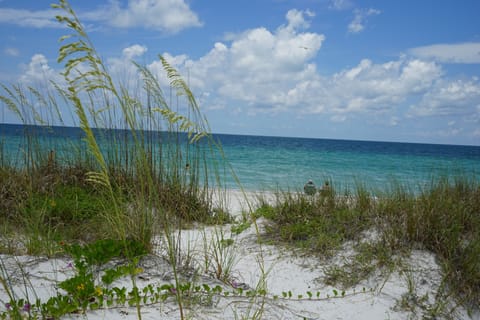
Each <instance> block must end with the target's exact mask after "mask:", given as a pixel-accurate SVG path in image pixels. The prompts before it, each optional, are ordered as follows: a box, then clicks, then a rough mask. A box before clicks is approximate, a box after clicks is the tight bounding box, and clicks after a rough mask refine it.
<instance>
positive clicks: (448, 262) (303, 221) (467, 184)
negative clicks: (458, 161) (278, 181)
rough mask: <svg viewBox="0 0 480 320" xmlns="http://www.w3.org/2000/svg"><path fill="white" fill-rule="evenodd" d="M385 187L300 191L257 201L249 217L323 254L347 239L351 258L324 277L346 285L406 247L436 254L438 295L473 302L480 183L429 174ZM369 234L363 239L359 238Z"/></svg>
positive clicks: (477, 290) (479, 272) (391, 262)
mask: <svg viewBox="0 0 480 320" xmlns="http://www.w3.org/2000/svg"><path fill="white" fill-rule="evenodd" d="M386 189H387V190H386V191H382V192H376V193H375V194H374V193H373V192H369V191H368V190H367V189H366V188H365V187H362V186H357V188H356V191H355V193H354V194H352V193H350V192H348V191H345V192H344V193H343V194H339V193H338V192H337V191H336V190H335V189H334V188H331V189H329V190H328V192H324V191H323V192H319V193H317V194H315V195H307V194H304V193H301V192H296V193H283V192H279V193H277V194H276V198H275V200H274V201H273V203H272V202H268V201H266V200H265V199H260V203H261V205H260V207H259V208H258V209H257V210H256V212H255V215H256V217H260V216H262V217H265V218H267V219H268V221H269V223H268V226H267V228H266V232H265V235H264V237H265V238H266V239H275V240H280V241H281V242H283V243H284V244H286V245H293V246H295V247H301V248H305V249H307V250H308V251H309V252H311V253H312V254H315V255H318V256H320V257H323V258H329V257H331V256H332V253H334V252H335V250H336V249H339V248H340V247H341V246H342V245H343V244H345V243H346V242H351V243H354V244H355V245H354V246H355V248H356V251H357V253H356V255H355V257H354V258H353V261H350V262H349V263H346V264H345V265H343V266H341V267H338V266H332V267H331V268H327V270H326V275H327V276H326V279H325V280H326V282H327V283H332V284H337V285H338V284H340V285H342V286H346V287H349V286H353V285H355V284H357V283H359V282H360V281H361V280H364V279H366V278H367V277H368V276H369V275H371V274H372V272H374V271H375V270H377V269H378V268H384V267H386V268H387V269H389V270H392V269H393V268H395V267H396V266H397V267H398V266H399V265H400V264H401V259H398V257H399V256H402V255H403V256H406V255H408V253H409V252H410V251H411V250H413V249H422V250H428V251H430V252H432V253H434V254H435V255H436V257H437V258H438V261H439V264H440V265H441V267H442V269H443V272H444V283H445V285H444V288H443V290H444V294H445V295H451V294H453V295H454V296H456V297H457V299H458V301H459V302H460V303H461V304H466V305H469V306H470V307H473V308H477V307H478V301H480V233H479V232H478V230H479V229H480V186H479V184H478V182H476V181H474V180H471V179H469V178H468V177H460V178H455V179H453V180H452V179H451V180H448V179H446V178H440V179H437V180H432V183H431V185H430V186H428V187H424V188H423V189H421V190H420V191H411V190H410V189H408V188H407V187H405V186H399V185H398V184H395V183H392V187H387V188H386ZM372 236H373V238H374V239H373V240H371V241H369V242H366V241H365V238H369V237H370V238H372Z"/></svg>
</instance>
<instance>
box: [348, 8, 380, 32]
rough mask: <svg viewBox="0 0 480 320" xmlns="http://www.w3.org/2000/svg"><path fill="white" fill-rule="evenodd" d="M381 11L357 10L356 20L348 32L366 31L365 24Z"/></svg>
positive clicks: (355, 12) (350, 25)
mask: <svg viewBox="0 0 480 320" xmlns="http://www.w3.org/2000/svg"><path fill="white" fill-rule="evenodd" d="M380 13H381V11H380V10H377V9H372V8H370V9H355V10H354V15H355V16H354V18H353V20H352V22H350V24H349V25H348V32H350V33H359V32H361V31H363V30H364V29H365V23H366V20H367V18H368V17H370V16H374V15H378V14H380Z"/></svg>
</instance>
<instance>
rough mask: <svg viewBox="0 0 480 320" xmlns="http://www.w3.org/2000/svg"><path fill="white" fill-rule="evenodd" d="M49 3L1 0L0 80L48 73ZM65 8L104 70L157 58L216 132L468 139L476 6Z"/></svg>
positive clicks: (78, 4)
mask: <svg viewBox="0 0 480 320" xmlns="http://www.w3.org/2000/svg"><path fill="white" fill-rule="evenodd" d="M51 2H52V0H21V1H19V0H0V82H1V83H2V84H16V83H21V84H24V85H38V84H42V83H45V82H46V79H53V80H57V79H60V72H61V71H62V69H63V65H62V64H58V63H57V57H58V48H59V46H60V43H59V38H60V37H61V36H62V35H65V34H68V33H69V32H68V30H67V29H65V28H64V27H63V26H62V25H60V24H59V23H58V22H56V20H55V18H54V17H55V15H56V14H58V11H56V10H54V9H52V8H50V3H51ZM69 3H70V4H71V6H72V8H73V9H74V10H75V12H76V14H77V15H78V17H79V18H80V20H81V21H82V23H83V25H84V27H85V29H86V30H87V32H88V34H89V37H90V38H91V40H92V42H93V44H94V46H95V48H96V50H97V52H98V53H99V55H100V56H101V57H102V59H103V60H104V62H105V63H106V65H107V67H108V70H109V71H110V73H111V74H112V76H114V77H115V78H116V79H117V80H118V81H120V82H126V80H128V82H131V81H133V82H135V79H137V77H138V75H137V73H136V71H135V67H134V65H133V63H132V61H136V62H137V63H140V64H141V65H144V66H146V67H148V68H149V69H150V70H151V71H152V73H153V74H155V75H157V76H158V77H159V79H165V75H164V71H163V69H162V67H161V63H160V61H159V59H158V55H162V56H164V57H165V58H166V59H167V60H168V61H169V63H170V64H171V65H172V66H174V67H175V68H177V70H178V71H179V72H180V73H181V74H182V75H183V77H184V78H185V80H186V81H187V82H188V84H189V86H190V88H191V90H192V92H193V93H194V95H195V97H196V99H197V101H198V104H199V105H200V108H201V111H202V112H203V114H204V115H205V116H206V117H207V119H208V121H209V124H210V127H211V130H212V132H214V133H229V134H248V135H267V136H288V137H309V138H329V139H349V140H377V141H398V142H420V143H442V144H465V145H480V19H479V18H478V14H479V12H480V1H478V0H440V1H439V0H421V1H418V0H401V1H399V0H395V1H394V0H391V1H385V0H384V1H379V0H376V1H375V0H358V1H356V0H228V1H227V0H98V1H85V0H70V1H69ZM159 81H160V80H159ZM160 82H161V84H162V86H164V87H165V86H166V88H167V89H166V90H168V83H166V82H165V81H163V80H161V81H160ZM1 107H2V108H3V110H2V113H1V115H0V117H1V118H0V120H1V122H4V123H15V122H17V123H18V122H19V120H18V119H17V118H15V117H14V116H13V115H12V114H11V113H10V112H9V111H8V110H7V108H6V107H5V106H4V105H2V106H1ZM65 112H66V111H65ZM67 124H68V123H67Z"/></svg>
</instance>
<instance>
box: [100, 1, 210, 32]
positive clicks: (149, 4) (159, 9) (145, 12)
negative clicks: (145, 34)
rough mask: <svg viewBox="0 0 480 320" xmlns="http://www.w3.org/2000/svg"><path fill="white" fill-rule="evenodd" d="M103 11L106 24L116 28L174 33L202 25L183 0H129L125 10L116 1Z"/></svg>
mask: <svg viewBox="0 0 480 320" xmlns="http://www.w3.org/2000/svg"><path fill="white" fill-rule="evenodd" d="M104 10H105V13H107V15H106V16H105V18H107V19H108V20H107V21H106V22H107V23H108V24H109V25H111V26H114V27H118V28H130V27H143V28H148V29H154V30H159V31H162V32H167V33H176V32H179V31H180V30H183V29H185V28H189V27H199V26H201V25H202V23H201V22H200V20H199V18H198V16H197V15H196V14H195V12H193V11H192V10H191V9H190V7H189V6H188V4H186V3H185V1H184V0H165V1H158V0H157V1H155V0H129V1H128V5H127V7H126V8H122V7H121V5H120V3H119V2H118V1H112V2H111V5H110V6H109V7H107V8H105V9H104ZM98 18H101V17H98Z"/></svg>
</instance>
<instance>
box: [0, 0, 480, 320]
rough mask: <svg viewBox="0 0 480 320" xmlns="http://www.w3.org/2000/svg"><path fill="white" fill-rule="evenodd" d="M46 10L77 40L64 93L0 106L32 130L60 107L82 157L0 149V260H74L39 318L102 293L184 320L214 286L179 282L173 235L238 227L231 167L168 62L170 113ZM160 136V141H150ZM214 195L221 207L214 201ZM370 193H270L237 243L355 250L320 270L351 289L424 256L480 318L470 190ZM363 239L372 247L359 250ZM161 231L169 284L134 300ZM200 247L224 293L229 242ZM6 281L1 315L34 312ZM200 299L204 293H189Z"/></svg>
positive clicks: (468, 184)
mask: <svg viewBox="0 0 480 320" xmlns="http://www.w3.org/2000/svg"><path fill="white" fill-rule="evenodd" d="M54 8H56V9H57V10H58V14H59V15H58V17H57V20H58V21H59V23H61V24H63V25H64V26H66V27H67V28H68V30H69V31H70V32H71V34H70V35H67V36H65V37H62V39H61V43H62V46H61V47H60V49H59V58H58V59H59V62H62V63H64V65H65V70H64V73H63V76H64V80H65V83H64V84H58V83H54V84H50V83H49V84H46V87H45V88H32V87H22V86H21V85H11V86H7V85H2V89H3V93H2V95H1V96H0V100H1V102H2V103H3V104H4V106H6V107H8V108H9V109H10V110H11V111H13V112H14V113H15V114H17V115H18V117H19V120H20V121H22V122H23V123H24V124H26V125H43V126H49V125H52V124H54V123H55V124H63V118H62V115H61V113H60V112H59V110H60V105H62V106H63V105H64V104H67V105H68V106H69V107H70V110H71V113H72V116H73V117H74V118H75V119H76V123H77V124H78V126H79V127H80V128H81V129H82V130H83V134H84V149H83V148H82V147H81V146H80V147H79V146H78V145H75V144H72V145H66V146H65V148H63V150H62V153H60V152H57V150H48V149H45V148H42V147H41V146H42V144H41V143H40V142H39V141H38V137H36V136H35V135H28V134H26V136H25V146H26V147H25V150H23V152H22V153H19V154H18V156H17V158H16V159H14V160H13V161H7V160H4V159H7V158H8V157H7V155H5V154H4V150H3V148H2V144H1V142H0V152H1V153H0V159H1V166H0V219H1V221H2V222H3V223H2V226H1V230H0V233H1V234H2V235H3V238H2V239H1V240H2V241H1V242H0V252H1V253H6V254H11V255H15V254H29V255H46V256H48V257H55V256H59V255H68V256H71V257H72V259H73V260H74V267H75V269H76V271H77V274H76V275H75V276H74V277H71V278H69V279H67V280H65V281H63V282H62V283H61V288H62V289H64V290H65V293H64V295H63V296H59V297H54V298H52V299H53V300H49V301H40V302H37V304H38V305H37V310H39V312H40V315H41V317H43V318H49V317H50V318H54V319H57V318H59V317H61V316H63V315H65V314H69V313H75V312H79V310H83V312H86V310H87V309H89V308H90V309H94V308H101V307H102V305H100V304H97V302H98V301H99V300H98V299H99V298H100V297H102V299H103V297H105V299H107V298H112V299H116V301H122V302H124V303H125V302H126V301H127V300H125V299H129V300H128V303H129V305H131V306H134V307H135V308H136V312H137V318H138V319H141V318H142V313H141V308H142V301H143V300H142V299H147V298H149V299H150V298H152V297H153V300H152V301H154V302H156V303H157V302H161V301H163V300H164V299H168V298H170V297H172V296H174V297H175V303H176V304H177V307H178V315H179V318H181V319H185V318H186V317H187V316H186V314H185V306H190V307H192V305H193V306H195V303H205V301H206V300H205V299H206V298H209V299H211V298H212V296H213V295H215V294H219V290H220V289H218V288H211V287H209V286H206V285H205V284H204V285H203V287H202V286H201V285H202V284H200V285H198V286H194V284H192V283H184V282H182V279H181V272H182V266H183V265H185V264H187V265H188V263H187V262H186V260H188V256H189V252H179V250H180V249H179V248H180V246H179V242H180V239H179V238H180V237H179V236H178V235H177V231H178V230H181V229H182V228H187V227H191V226H198V225H222V224H225V223H229V222H233V221H234V219H233V218H232V217H230V216H229V213H228V212H226V208H225V207H224V206H222V203H224V201H222V198H223V197H225V192H226V190H225V189H224V187H223V181H222V179H221V176H222V174H223V173H224V172H225V171H229V170H230V167H229V165H228V163H226V162H223V161H222V160H221V159H222V150H221V147H220V146H219V145H218V144H217V143H216V142H215V141H214V140H213V139H212V137H211V133H210V129H209V126H208V123H207V121H206V120H205V119H204V117H203V116H202V114H201V112H200V110H199V107H198V105H197V103H196V101H195V98H194V96H193V94H192V92H191V91H190V89H189V88H188V86H187V84H186V83H185V82H184V81H183V79H182V77H181V76H180V74H178V72H177V71H176V70H175V69H174V68H172V67H171V66H170V65H169V64H168V62H167V61H166V60H165V59H164V58H163V57H161V56H160V57H159V59H160V61H161V62H162V64H163V67H164V70H165V73H166V74H167V77H168V79H169V80H170V85H171V88H172V90H174V91H175V94H176V95H177V96H178V97H181V98H182V103H184V104H185V109H186V111H185V113H179V112H176V111H174V109H173V108H172V106H171V105H170V104H169V103H168V102H167V99H166V98H165V96H164V93H163V90H162V88H161V87H160V84H159V83H158V81H157V80H156V78H155V76H154V75H153V74H151V73H150V71H149V70H148V69H147V68H146V67H144V66H141V65H138V64H136V66H137V70H138V72H139V74H141V75H142V78H143V83H141V85H140V86H139V87H141V88H143V91H142V92H139V91H138V89H137V91H134V92H133V93H132V92H131V91H129V88H127V87H124V86H122V85H120V84H116V83H115V82H114V80H113V79H112V77H111V76H110V74H109V72H108V70H107V68H106V66H105V65H104V64H103V62H102V59H101V58H100V55H99V54H98V53H97V52H96V51H95V49H94V46H93V44H92V43H91V41H90V39H89V38H88V35H87V33H86V32H85V30H84V29H83V27H82V24H81V22H80V21H79V20H78V18H77V16H76V15H75V12H74V11H73V10H72V8H71V7H70V5H69V4H68V3H67V2H66V1H64V0H61V1H60V2H59V3H58V4H56V5H54ZM80 67H81V68H82V69H81V70H82V72H80V71H79V69H80ZM38 108H41V109H40V110H39V109H38ZM42 115H43V116H42ZM97 128H103V129H126V130H128V136H127V135H125V137H122V136H118V135H116V136H109V135H102V133H101V131H98V130H96V129H97ZM160 131H162V132H167V133H168V135H167V136H166V137H167V138H166V139H165V140H162V143H161V144H160V145H158V144H157V141H158V136H157V135H158V132H160ZM179 135H185V136H187V137H188V143H187V144H184V143H183V142H181V141H180V139H179ZM105 139H111V140H107V141H108V142H109V144H108V145H110V146H113V147H109V148H108V149H104V146H105V145H106V144H105V143H101V142H105ZM212 159H220V160H219V161H216V160H212ZM212 161H213V163H212ZM18 163H20V164H21V165H18ZM187 164H188V169H187V168H186V165H187ZM221 173H222V174H221ZM232 174H233V175H234V173H233V172H232ZM214 194H215V195H216V196H217V198H219V199H220V201H217V202H214V201H213V195H214ZM375 194H376V195H377V196H375V197H374V196H373V195H372V193H371V192H370V191H369V190H367V189H366V188H364V187H361V184H359V186H357V188H356V190H355V191H353V193H350V191H346V192H344V193H343V194H341V193H340V192H338V191H337V190H335V189H334V188H333V187H332V188H331V189H330V190H328V192H324V193H318V194H315V195H313V196H310V195H305V194H303V193H301V192H277V193H276V196H275V200H274V201H273V203H272V202H271V201H267V200H266V199H262V198H260V201H259V202H260V205H258V207H256V208H251V210H249V211H251V213H252V214H251V215H250V212H247V213H245V214H244V217H243V218H244V220H243V221H236V222H237V224H236V225H235V226H234V229H235V230H236V232H238V233H241V232H242V231H243V230H244V229H246V228H248V227H250V225H253V226H254V227H255V229H256V234H257V238H258V241H259V242H260V243H264V242H265V243H275V244H278V243H279V242H280V243H283V244H285V245H292V246H295V247H300V248H302V250H304V252H306V253H308V254H311V255H313V256H316V257H318V258H319V259H329V258H331V257H332V256H333V255H334V253H335V252H336V250H338V249H340V248H341V246H342V245H344V244H345V243H347V242H352V243H354V246H355V250H356V255H355V258H354V260H353V261H351V262H350V263H347V264H344V265H342V266H332V267H331V268H329V269H327V271H326V277H325V282H326V283H331V284H332V285H335V286H341V287H345V288H348V287H351V286H353V285H355V284H357V283H358V282H360V281H361V280H363V279H366V278H368V277H369V275H371V274H372V272H373V271H374V270H378V269H381V268H386V269H393V268H395V267H397V266H398V265H400V264H401V257H402V255H406V254H407V253H408V252H409V251H411V250H413V249H423V250H428V251H431V252H433V253H434V254H435V255H436V256H437V257H438V259H439V262H440V265H441V266H442V268H443V272H444V277H445V278H444V283H445V286H444V288H443V293H444V294H445V295H446V296H450V295H454V296H455V297H456V299H457V301H459V303H461V304H462V305H466V306H468V307H470V308H478V302H479V301H480V233H479V230H480V186H479V184H478V182H477V181H473V180H470V179H468V178H465V177H463V178H458V179H456V180H454V181H451V180H447V179H439V180H438V181H433V182H432V184H431V186H429V187H428V188H424V189H423V190H422V191H421V192H420V193H419V194H414V193H412V192H410V191H409V189H408V186H398V185H394V186H393V187H392V186H385V191H384V192H380V193H379V192H376V193H375ZM260 217H263V218H265V219H266V220H267V227H266V230H265V233H261V232H260V231H259V226H258V225H257V220H258V218H260ZM232 230H233V229H232ZM232 232H233V231H232ZM368 234H374V235H376V236H375V239H374V240H373V241H371V242H364V241H363V240H364V239H365V237H366V235H368ZM158 235H162V236H163V239H164V245H165V248H166V250H167V257H168V261H169V264H170V266H171V270H172V272H173V278H174V281H173V285H172V286H170V287H162V288H160V289H161V290H159V291H158V292H160V293H158V292H157V293H158V295H155V292H154V290H155V288H153V287H152V288H147V289H145V290H146V291H145V292H146V293H145V295H142V293H140V292H139V291H138V287H137V286H136V280H135V279H136V277H135V275H136V274H137V273H138V267H137V264H138V261H139V257H141V256H142V255H145V254H147V253H153V252H154V250H153V247H154V239H155V237H156V236H158ZM203 241H204V247H205V248H206V249H205V252H206V254H205V257H206V258H205V265H207V266H206V267H205V269H206V270H207V269H209V270H211V271H212V272H213V273H214V274H215V277H216V278H217V279H218V280H219V281H222V282H225V283H228V282H229V281H231V274H230V273H231V269H232V266H233V264H234V261H235V259H236V257H235V255H234V253H233V251H231V250H230V245H231V244H232V243H231V242H232V241H233V240H231V239H226V238H225V237H224V234H223V233H222V231H220V229H219V230H218V231H217V232H216V233H214V237H213V239H207V236H204V239H203ZM118 257H122V258H124V259H126V261H127V263H126V264H125V266H123V267H118V268H114V269H110V270H109V271H108V272H106V274H107V275H108V276H107V277H106V278H104V279H103V278H102V279H101V281H100V280H98V279H96V278H95V275H97V274H96V270H97V268H98V266H99V265H101V264H104V263H106V262H108V261H109V260H110V259H114V258H118ZM399 257H400V258H399ZM2 268H3V265H2V264H1V261H0V271H5V270H4V269H2ZM259 269H260V270H261V273H262V275H263V277H265V276H266V274H267V273H268V271H267V270H265V268H264V263H263V261H262V260H261V258H260V259H259ZM5 274H6V273H5V272H0V285H1V286H2V287H3V288H4V290H5V291H6V292H7V293H8V295H9V296H10V299H11V301H10V302H9V306H10V307H11V308H10V309H9V311H8V312H7V313H4V314H3V316H4V317H5V318H7V316H8V317H10V318H12V319H16V318H18V317H21V316H22V313H21V310H22V308H23V309H25V306H26V305H27V304H28V305H29V306H30V302H28V301H26V300H21V299H24V298H18V297H17V296H16V295H15V294H14V292H12V290H11V286H10V285H9V279H8V278H7V277H5ZM121 276H127V277H129V279H131V282H132V286H133V288H137V289H136V290H132V292H131V294H128V295H127V294H126V293H122V292H115V290H114V289H112V288H109V285H110V284H111V283H112V282H113V280H114V279H117V278H118V277H121ZM196 288H200V289H198V290H197V289H196ZM79 290H80V291H81V292H83V293H82V294H79V293H78V292H79ZM149 290H152V295H151V296H148V295H147V293H150V291H149ZM200 291H201V293H202V295H195V294H196V293H198V292H200ZM187 293H188V294H187ZM122 294H123V295H122ZM243 294H244V297H247V298H248V301H251V305H252V310H254V311H252V313H251V314H250V315H245V316H242V315H239V318H240V317H241V318H242V319H243V318H249V319H261V318H262V313H263V308H264V305H265V296H266V294H267V291H266V287H265V286H264V283H262V281H259V283H258V285H257V288H256V289H255V290H252V291H249V293H248V294H247V293H243ZM310 294H311V293H310ZM241 295H242V292H240V296H241ZM92 297H96V298H95V299H94V300H92ZM192 297H197V298H198V297H201V299H200V298H198V299H194V298H192ZM205 297H206V298H205ZM122 299H123V300H122ZM202 299H203V300H202ZM207 300H208V299H207ZM92 301H95V302H92ZM101 301H102V303H103V302H104V301H103V300H101ZM108 301H109V300H108ZM108 301H107V300H105V303H108ZM145 301H146V300H145ZM199 301H200V302H199ZM254 304H255V306H258V308H256V309H255V308H254V307H253V305H254ZM29 315H30V314H29ZM31 318H34V317H33V316H32V317H31Z"/></svg>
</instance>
